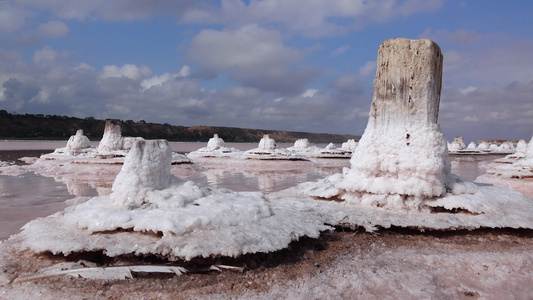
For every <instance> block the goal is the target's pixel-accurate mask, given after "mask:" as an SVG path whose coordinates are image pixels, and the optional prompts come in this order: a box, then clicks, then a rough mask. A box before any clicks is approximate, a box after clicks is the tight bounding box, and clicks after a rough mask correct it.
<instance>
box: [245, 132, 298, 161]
mask: <svg viewBox="0 0 533 300" xmlns="http://www.w3.org/2000/svg"><path fill="white" fill-rule="evenodd" d="M244 158H247V159H262V160H307V158H305V157H304V156H303V155H300V154H298V153H295V152H293V151H289V150H287V149H278V148H277V144H276V141H275V140H274V139H273V138H270V137H269V136H268V134H265V135H264V136H263V138H262V139H261V140H260V141H259V146H258V147H257V148H255V149H250V150H248V151H246V152H244Z"/></svg>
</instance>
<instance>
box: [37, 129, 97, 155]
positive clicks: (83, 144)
mask: <svg viewBox="0 0 533 300" xmlns="http://www.w3.org/2000/svg"><path fill="white" fill-rule="evenodd" d="M94 153H95V149H94V148H92V147H91V141H89V138H87V137H86V136H85V135H84V134H83V130H82V129H78V131H76V135H72V136H70V138H69V139H68V141H67V145H66V147H62V148H57V149H55V150H54V152H52V153H47V154H43V155H41V157H40V159H41V160H48V161H50V160H51V161H53V160H60V161H65V160H67V161H68V160H72V159H74V158H76V157H91V156H93V155H94Z"/></svg>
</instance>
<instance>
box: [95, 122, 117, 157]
mask: <svg viewBox="0 0 533 300" xmlns="http://www.w3.org/2000/svg"><path fill="white" fill-rule="evenodd" d="M117 150H122V129H121V128H120V125H119V124H118V123H117V122H115V121H112V120H108V121H106V122H105V128H104V135H103V136H102V140H100V144H98V152H100V153H106V152H112V151H117Z"/></svg>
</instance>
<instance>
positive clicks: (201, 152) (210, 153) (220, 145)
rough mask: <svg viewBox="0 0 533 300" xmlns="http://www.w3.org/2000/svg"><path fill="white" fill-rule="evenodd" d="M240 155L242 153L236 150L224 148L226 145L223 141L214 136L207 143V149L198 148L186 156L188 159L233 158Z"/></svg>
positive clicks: (216, 135)
mask: <svg viewBox="0 0 533 300" xmlns="http://www.w3.org/2000/svg"><path fill="white" fill-rule="evenodd" d="M241 154H242V151H241V150H239V149H236V148H230V147H226V143H225V142H224V140H223V139H221V138H219V137H218V134H215V135H214V136H213V137H212V138H210V139H209V141H208V142H207V147H204V148H200V149H198V150H196V151H193V152H191V153H189V154H187V156H188V157H190V158H195V157H235V156H239V155H241Z"/></svg>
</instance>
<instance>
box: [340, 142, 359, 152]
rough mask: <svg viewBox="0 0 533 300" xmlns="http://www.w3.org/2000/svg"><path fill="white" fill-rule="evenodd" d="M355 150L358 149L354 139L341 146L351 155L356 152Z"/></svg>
mask: <svg viewBox="0 0 533 300" xmlns="http://www.w3.org/2000/svg"><path fill="white" fill-rule="evenodd" d="M355 148H357V142H356V141H355V140H354V139H349V140H348V141H346V142H345V143H342V146H341V149H342V150H345V151H348V152H350V153H351V152H353V151H355Z"/></svg>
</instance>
